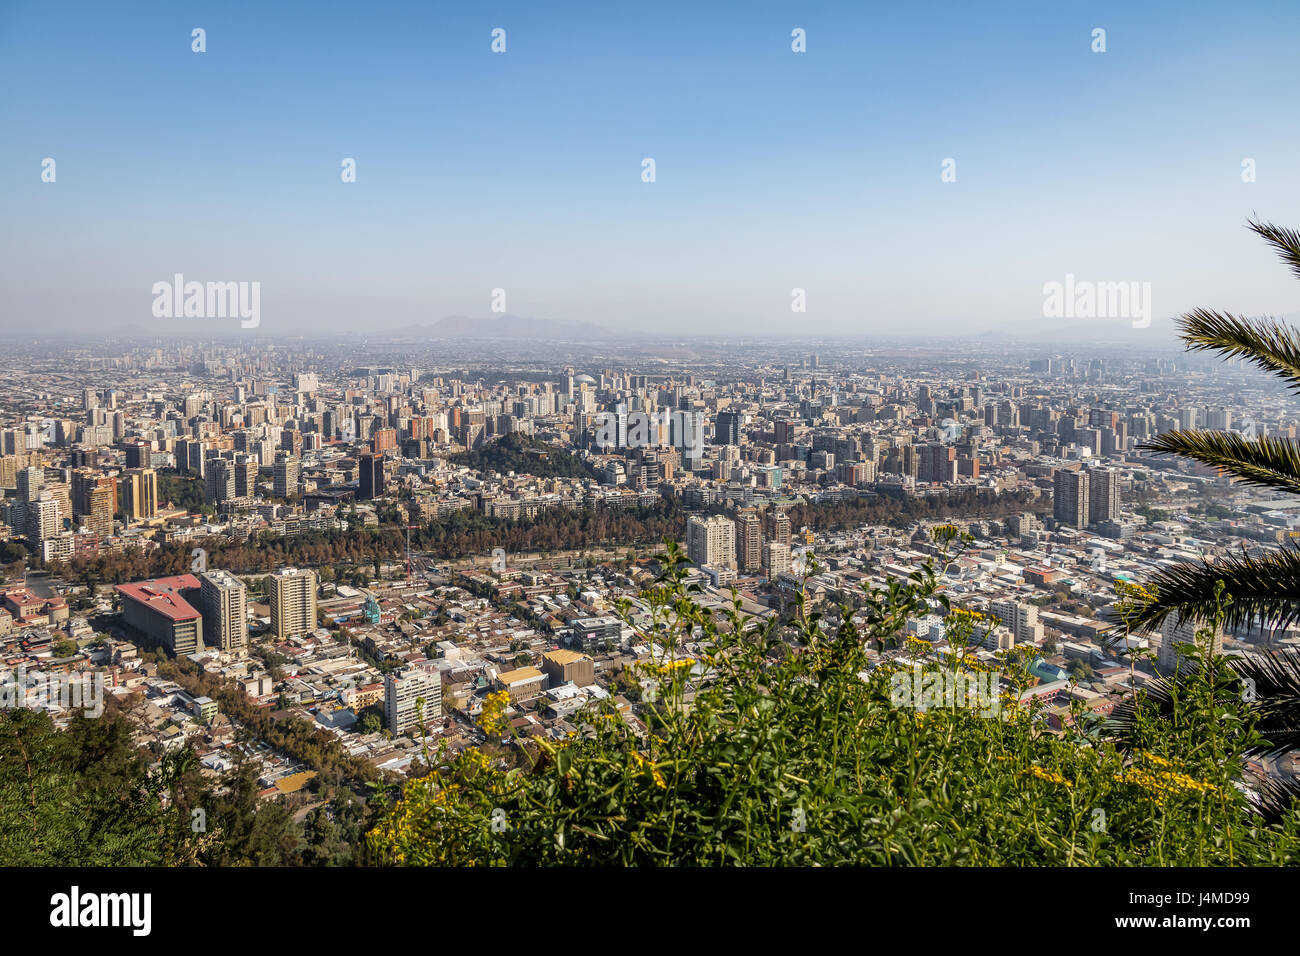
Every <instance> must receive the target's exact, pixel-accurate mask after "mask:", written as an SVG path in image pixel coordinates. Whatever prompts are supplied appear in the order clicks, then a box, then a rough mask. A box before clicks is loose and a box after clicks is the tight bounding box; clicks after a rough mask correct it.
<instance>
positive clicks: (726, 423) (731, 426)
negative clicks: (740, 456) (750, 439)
mask: <svg viewBox="0 0 1300 956" xmlns="http://www.w3.org/2000/svg"><path fill="white" fill-rule="evenodd" d="M741 418H742V416H741V415H740V414H738V413H737V412H718V417H717V419H715V420H714V423H713V443H714V444H715V445H739V444H740V422H741Z"/></svg>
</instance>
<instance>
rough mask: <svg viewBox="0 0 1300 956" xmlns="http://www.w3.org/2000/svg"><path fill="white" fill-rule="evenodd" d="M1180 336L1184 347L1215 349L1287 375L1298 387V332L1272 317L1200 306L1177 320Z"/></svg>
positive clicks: (1222, 353) (1299, 347) (1291, 385)
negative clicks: (1227, 313)
mask: <svg viewBox="0 0 1300 956" xmlns="http://www.w3.org/2000/svg"><path fill="white" fill-rule="evenodd" d="M1178 324H1179V325H1182V328H1183V330H1182V333H1179V338H1182V339H1183V341H1184V342H1187V351H1193V352H1199V351H1217V352H1219V354H1221V355H1226V356H1229V358H1240V359H1249V360H1251V363H1252V364H1255V365H1257V367H1260V368H1262V369H1264V371H1265V372H1273V373H1274V375H1277V376H1281V377H1282V378H1286V380H1287V382H1288V388H1292V389H1296V390H1300V336H1296V333H1295V330H1294V329H1291V326H1288V325H1284V324H1282V323H1279V321H1277V320H1275V319H1260V320H1251V319H1247V317H1245V316H1235V315H1226V313H1221V312H1212V311H1210V310H1206V308H1199V310H1196V311H1195V312H1187V313H1186V315H1183V316H1182V317H1180V319H1179V320H1178Z"/></svg>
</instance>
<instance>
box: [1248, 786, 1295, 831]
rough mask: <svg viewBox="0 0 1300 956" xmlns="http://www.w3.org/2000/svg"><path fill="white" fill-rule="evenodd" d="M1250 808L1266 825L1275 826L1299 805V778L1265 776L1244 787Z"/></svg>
mask: <svg viewBox="0 0 1300 956" xmlns="http://www.w3.org/2000/svg"><path fill="white" fill-rule="evenodd" d="M1246 796H1247V798H1248V799H1249V800H1250V805H1251V809H1252V810H1253V811H1254V812H1255V813H1257V814H1259V815H1260V817H1262V818H1263V822H1264V823H1265V824H1266V825H1267V826H1275V825H1277V824H1279V823H1281V822H1282V821H1283V820H1285V819H1286V816H1287V814H1289V813H1291V812H1293V810H1294V809H1295V808H1296V807H1297V806H1300V780H1297V779H1296V778H1294V777H1286V778H1283V779H1279V778H1277V777H1267V778H1265V779H1264V780H1260V781H1257V782H1255V783H1254V785H1253V786H1249V787H1247V788H1246Z"/></svg>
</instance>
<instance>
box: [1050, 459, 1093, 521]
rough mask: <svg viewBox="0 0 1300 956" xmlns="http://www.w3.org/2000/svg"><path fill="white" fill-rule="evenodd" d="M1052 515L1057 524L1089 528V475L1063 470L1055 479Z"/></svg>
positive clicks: (1080, 471) (1079, 471) (1084, 472)
mask: <svg viewBox="0 0 1300 956" xmlns="http://www.w3.org/2000/svg"><path fill="white" fill-rule="evenodd" d="M1052 513H1053V515H1054V516H1055V518H1056V520H1057V523H1059V524H1066V525H1073V526H1074V527H1076V528H1086V527H1088V473H1087V472H1086V471H1082V470H1078V471H1072V470H1069V469H1066V468H1062V469H1061V470H1060V471H1058V472H1057V473H1056V476H1055V478H1054V479H1053V498H1052Z"/></svg>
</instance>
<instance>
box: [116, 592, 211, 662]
mask: <svg viewBox="0 0 1300 956" xmlns="http://www.w3.org/2000/svg"><path fill="white" fill-rule="evenodd" d="M199 588H200V584H199V579H198V578H196V577H195V576H194V575H192V574H176V575H173V576H172V577H169V578H152V579H150V580H148V581H137V582H136V583H135V584H119V585H118V586H117V588H116V589H115V590H116V591H117V593H118V594H120V595H121V596H122V616H123V617H124V618H125V619H126V623H127V624H129V625H130V626H131V627H133V628H135V629H136V630H137V631H139V632H140V633H142V634H144V635H145V636H146V637H148V638H150V639H151V640H153V641H156V642H157V643H159V644H161V645H162V646H163V647H165V648H167V651H168V653H170V654H172V655H186V654H194V653H197V652H199V651H201V650H203V615H202V614H201V613H200V612H199V609H198V607H196V606H195V604H191V603H190V601H194V602H195V603H196V604H197V602H198V599H199Z"/></svg>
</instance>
